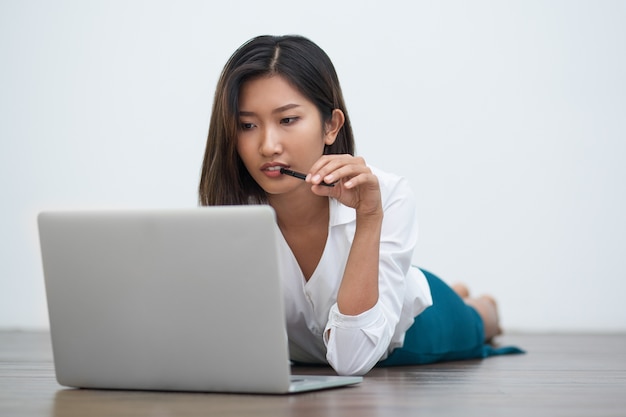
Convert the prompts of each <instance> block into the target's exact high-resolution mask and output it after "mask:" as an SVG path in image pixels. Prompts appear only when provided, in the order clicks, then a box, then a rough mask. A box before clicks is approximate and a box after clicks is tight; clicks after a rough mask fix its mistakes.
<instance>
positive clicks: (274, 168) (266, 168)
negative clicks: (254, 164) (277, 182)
mask: <svg viewBox="0 0 626 417" xmlns="http://www.w3.org/2000/svg"><path fill="white" fill-rule="evenodd" d="M288 166H289V165H287V164H283V163H281V162H272V163H266V164H263V165H262V166H261V171H262V172H263V173H264V174H265V175H267V176H268V177H270V178H278V177H280V176H281V175H282V174H281V173H280V169H281V168H287V167H288Z"/></svg>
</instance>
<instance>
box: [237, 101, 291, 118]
mask: <svg viewBox="0 0 626 417" xmlns="http://www.w3.org/2000/svg"><path fill="white" fill-rule="evenodd" d="M296 107H300V105H299V104H296V103H290V104H285V105H284V106H280V107H277V108H275V109H274V110H272V114H277V113H282V112H284V111H287V110H291V109H295V108H296ZM239 115H240V116H255V115H256V113H254V112H252V111H245V110H242V111H240V112H239Z"/></svg>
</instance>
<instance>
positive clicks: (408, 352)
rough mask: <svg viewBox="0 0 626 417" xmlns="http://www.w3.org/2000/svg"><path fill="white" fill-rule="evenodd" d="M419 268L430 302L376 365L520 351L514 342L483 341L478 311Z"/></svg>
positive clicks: (464, 357)
mask: <svg viewBox="0 0 626 417" xmlns="http://www.w3.org/2000/svg"><path fill="white" fill-rule="evenodd" d="M422 272H423V273H424V275H425V276H426V279H427V280H428V284H429V285H430V291H431V294H432V298H433V305H432V306H430V307H428V308H427V309H426V310H424V311H423V312H422V313H420V314H419V315H418V316H417V317H416V318H415V321H414V322H413V325H412V326H411V327H410V328H409V330H407V332H406V336H405V339H404V345H403V346H402V347H400V348H397V349H395V350H394V351H393V352H391V354H390V355H389V357H388V358H387V359H385V360H383V361H381V362H379V363H378V365H377V366H395V365H421V364H428V363H434V362H442V361H453V360H462V359H475V358H486V357H488V356H493V355H504V354H511V353H524V351H523V350H521V349H519V348H517V347H514V346H506V347H498V348H495V347H493V346H491V345H489V344H486V343H485V331H484V328H483V322H482V319H481V318H480V316H479V315H478V312H476V310H475V309H474V308H472V307H470V306H468V305H467V304H465V302H464V301H463V299H461V297H459V296H458V295H457V293H456V292H454V290H453V289H452V288H450V287H449V286H448V285H446V283H444V282H443V281H442V280H441V279H439V278H438V277H436V276H435V275H433V274H431V273H430V272H428V271H425V270H422Z"/></svg>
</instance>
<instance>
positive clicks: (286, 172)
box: [280, 167, 335, 187]
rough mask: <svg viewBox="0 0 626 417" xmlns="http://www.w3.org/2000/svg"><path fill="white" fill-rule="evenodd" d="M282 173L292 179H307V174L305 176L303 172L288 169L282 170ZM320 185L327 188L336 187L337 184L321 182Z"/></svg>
mask: <svg viewBox="0 0 626 417" xmlns="http://www.w3.org/2000/svg"><path fill="white" fill-rule="evenodd" d="M280 173H281V174H285V175H290V176H292V177H296V178H300V179H301V180H304V179H306V174H303V173H301V172H297V171H292V170H290V169H287V168H283V167H281V168H280ZM320 185H325V186H326V187H334V186H335V184H326V183H325V182H321V183H320Z"/></svg>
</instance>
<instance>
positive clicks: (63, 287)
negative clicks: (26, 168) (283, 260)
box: [38, 205, 362, 394]
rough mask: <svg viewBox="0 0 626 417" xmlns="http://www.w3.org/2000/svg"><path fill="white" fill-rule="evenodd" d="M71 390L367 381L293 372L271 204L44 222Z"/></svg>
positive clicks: (59, 354)
mask: <svg viewBox="0 0 626 417" xmlns="http://www.w3.org/2000/svg"><path fill="white" fill-rule="evenodd" d="M38 226H39V238H40V245H41V255H42V263H43V272H44V279H45V287H46V296H47V301H48V312H49V319H50V334H51V339H52V350H53V357H54V364H55V372H56V377H57V380H58V382H59V384H61V385H64V386H69V387H77V388H97V389H124V390H160V391H201V392H238V393H259V394H261V393H267V394H280V393H294V392H302V391H309V390H318V389H324V388H332V387H338V386H345V385H352V384H358V383H359V382H361V381H362V377H348V376H336V375H332V376H325V375H311V376H303V375H291V363H290V361H289V352H288V342H287V334H286V328H285V312H284V307H283V294H282V289H281V283H282V277H281V272H280V264H279V261H278V252H277V244H278V240H277V238H278V233H279V231H278V228H277V227H276V224H275V213H274V211H273V210H272V208H271V207H269V206H259V205H255V206H221V207H203V208H191V209H171V210H160V209H151V210H106V211H97V210H90V211H47V212H42V213H40V214H39V216H38Z"/></svg>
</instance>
